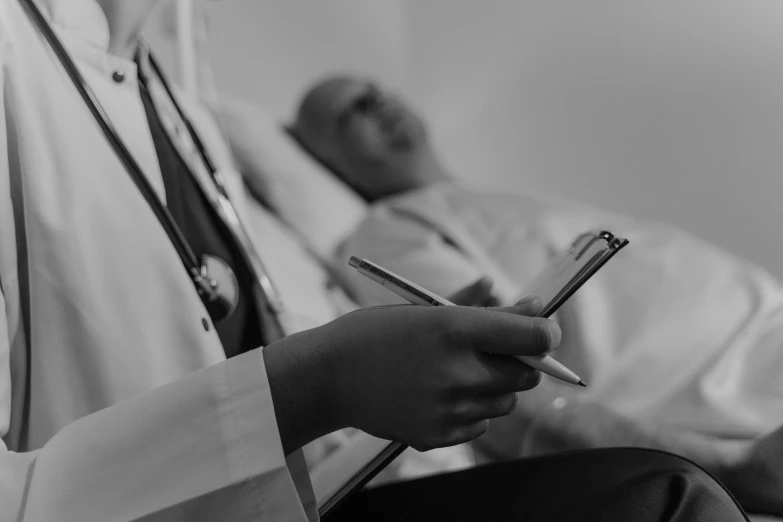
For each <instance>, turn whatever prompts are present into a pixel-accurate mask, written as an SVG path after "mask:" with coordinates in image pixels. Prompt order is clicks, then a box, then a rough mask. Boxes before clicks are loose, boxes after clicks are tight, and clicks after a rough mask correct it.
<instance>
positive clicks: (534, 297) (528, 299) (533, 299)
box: [519, 295, 541, 305]
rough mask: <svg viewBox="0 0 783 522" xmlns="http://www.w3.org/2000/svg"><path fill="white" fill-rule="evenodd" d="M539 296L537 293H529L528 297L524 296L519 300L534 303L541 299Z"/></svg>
mask: <svg viewBox="0 0 783 522" xmlns="http://www.w3.org/2000/svg"><path fill="white" fill-rule="evenodd" d="M540 300H541V299H539V297H538V296H537V295H529V296H527V297H524V298H522V300H521V301H519V304H521V305H526V304H533V303H535V302H536V301H540Z"/></svg>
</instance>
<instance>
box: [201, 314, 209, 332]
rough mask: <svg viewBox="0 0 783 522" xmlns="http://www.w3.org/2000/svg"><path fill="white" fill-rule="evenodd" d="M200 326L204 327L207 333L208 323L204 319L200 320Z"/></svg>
mask: <svg viewBox="0 0 783 522" xmlns="http://www.w3.org/2000/svg"><path fill="white" fill-rule="evenodd" d="M201 324H202V325H203V326H204V330H205V331H207V332H208V331H209V321H207V318H206V317H205V318H203V319H201Z"/></svg>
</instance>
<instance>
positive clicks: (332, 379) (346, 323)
mask: <svg viewBox="0 0 783 522" xmlns="http://www.w3.org/2000/svg"><path fill="white" fill-rule="evenodd" d="M540 306H541V305H540V300H538V299H535V300H533V301H527V302H522V303H520V304H518V305H517V306H514V307H508V308H496V309H475V308H465V307H457V306H454V307H422V306H404V305H403V306H387V307H378V308H368V309H363V310H358V311H355V312H352V313H350V314H347V315H345V316H342V317H341V318H339V319H337V320H335V321H332V322H331V323H328V324H326V325H324V326H322V327H319V328H314V329H312V330H307V331H305V332H301V333H298V334H295V335H292V336H289V337H287V338H285V339H282V340H280V341H278V342H276V343H273V344H272V345H270V346H268V347H267V348H265V349H264V361H265V364H266V368H267V374H268V377H269V383H270V387H271V390H272V397H273V400H274V404H275V411H276V413H277V417H278V427H279V429H280V433H281V437H282V439H283V447H284V448H285V449H286V451H287V452H289V451H292V450H293V449H296V448H298V447H300V446H302V445H304V444H306V443H307V442H309V441H310V440H312V439H314V438H317V437H319V436H321V435H323V434H325V433H328V432H331V431H334V430H337V429H340V428H343V427H347V426H351V427H355V428H358V429H361V430H363V431H366V432H367V433H370V434H372V435H375V436H377V437H381V438H384V439H390V440H398V441H400V442H403V443H406V444H408V445H410V446H412V447H414V448H415V449H418V450H427V449H432V448H435V447H441V446H449V445H454V444H459V443H462V442H466V441H468V440H471V439H473V438H475V437H477V436H479V435H481V434H482V433H484V431H485V430H486V429H487V425H488V419H491V418H495V417H500V416H503V415H507V414H508V413H510V412H511V411H512V410H513V409H514V407H515V405H516V400H517V398H516V392H518V391H524V390H528V389H530V388H532V387H534V386H536V385H537V384H538V382H539V380H540V374H539V372H538V371H536V370H534V369H532V368H531V367H529V366H527V365H525V364H523V363H522V362H520V361H518V360H517V359H515V358H513V357H509V355H543V354H546V353H548V352H550V351H552V350H553V349H555V348H556V347H557V345H558V344H559V342H560V329H559V327H558V326H557V324H556V323H554V322H553V321H551V320H549V319H543V318H534V317H530V316H532V315H534V314H535V313H536V312H537V311H538V309H539V308H540Z"/></svg>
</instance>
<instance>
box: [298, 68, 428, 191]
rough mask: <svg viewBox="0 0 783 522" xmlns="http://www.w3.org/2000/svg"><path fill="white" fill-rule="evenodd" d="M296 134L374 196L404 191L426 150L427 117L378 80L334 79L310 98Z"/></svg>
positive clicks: (312, 92) (344, 176)
mask: <svg viewBox="0 0 783 522" xmlns="http://www.w3.org/2000/svg"><path fill="white" fill-rule="evenodd" d="M294 130H295V132H296V133H297V136H298V137H299V138H300V139H302V141H304V142H305V144H306V145H307V146H308V147H309V148H310V149H311V150H312V152H314V153H315V154H316V155H318V156H319V157H320V158H321V159H322V160H324V161H325V162H326V163H327V164H329V165H330V166H331V167H332V168H334V169H335V170H336V171H337V172H338V173H339V174H340V175H341V176H342V177H343V178H344V179H345V181H346V182H348V183H349V184H350V185H352V186H354V188H356V189H357V190H358V191H359V192H361V193H363V194H365V195H366V196H369V197H371V198H374V197H380V196H383V195H386V194H389V193H394V192H399V191H401V190H403V189H404V188H406V187H405V185H407V184H408V180H407V179H406V176H407V175H408V174H407V172H408V171H410V170H411V169H410V164H411V162H415V158H416V155H417V154H419V153H420V152H421V151H423V150H425V149H426V148H427V146H428V145H427V133H426V130H425V127H424V124H423V122H422V120H421V119H420V118H419V117H418V115H416V114H415V113H414V112H413V111H412V110H411V109H409V108H408V107H407V106H406V105H405V104H404V103H403V102H402V101H400V100H399V99H398V98H397V97H395V96H394V95H392V94H391V93H388V92H385V91H384V90H382V89H381V88H379V87H378V86H377V85H375V84H374V83H373V82H370V81H367V80H362V79H359V78H333V79H330V80H327V81H325V82H322V83H320V84H318V85H316V86H315V87H314V88H313V89H311V90H310V91H309V93H308V94H307V95H306V96H305V99H304V101H303V102H302V106H301V107H300V110H299V114H298V117H297V121H296V123H295V125H294Z"/></svg>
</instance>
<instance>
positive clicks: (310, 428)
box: [263, 329, 345, 455]
mask: <svg viewBox="0 0 783 522" xmlns="http://www.w3.org/2000/svg"><path fill="white" fill-rule="evenodd" d="M316 331H317V329H316V330H306V331H304V332H300V333H296V334H293V335H289V336H288V337H286V338H284V339H281V340H280V341H277V342H275V343H272V344H270V345H269V346H267V347H265V348H264V349H263V350H264V365H265V366H266V372H267V379H268V380H269V387H270V391H271V394H272V401H273V403H274V407H275V415H276V417H277V425H278V430H279V431H280V438H281V441H282V444H283V451H284V452H285V454H286V455H288V454H290V453H292V452H293V451H296V450H297V449H299V448H301V447H302V446H304V445H305V444H307V443H308V442H311V441H313V440H315V439H317V438H318V437H321V436H323V435H326V434H327V433H331V432H333V431H336V430H338V429H340V428H343V427H345V426H343V425H341V423H340V422H339V421H338V420H337V418H338V416H337V415H336V408H335V401H334V400H333V398H332V393H331V391H330V387H331V382H333V379H332V375H331V373H332V372H331V371H330V369H329V368H330V364H329V361H328V357H327V356H326V354H325V353H324V351H323V350H319V349H318V348H319V345H320V344H322V340H321V339H319V336H318V334H317V333H316Z"/></svg>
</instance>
